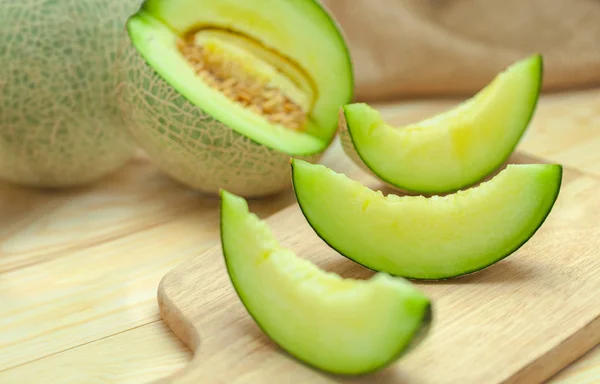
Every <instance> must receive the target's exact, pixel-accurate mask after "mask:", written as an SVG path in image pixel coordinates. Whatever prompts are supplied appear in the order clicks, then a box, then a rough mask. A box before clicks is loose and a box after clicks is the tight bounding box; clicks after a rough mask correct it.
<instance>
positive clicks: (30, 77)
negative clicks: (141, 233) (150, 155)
mask: <svg viewBox="0 0 600 384" xmlns="http://www.w3.org/2000/svg"><path fill="white" fill-rule="evenodd" d="M140 3H141V1H140V0H12V1H11V0H6V1H1V2H0V178H2V179H5V180H7V181H10V182H13V183H18V184H22V185H30V186H39V187H64V186H76V185H82V184H86V183H89V182H92V181H95V180H97V179H99V178H100V177H102V176H105V175H107V174H109V173H111V172H112V171H115V170H116V169H117V168H119V167H121V166H122V165H123V164H124V163H125V162H126V161H127V160H128V159H129V157H130V156H131V155H132V153H133V149H134V144H133V140H132V139H131V138H130V136H129V134H128V132H127V131H126V130H125V129H124V127H123V120H122V119H121V117H120V111H119V108H118V105H117V99H116V97H115V94H116V87H117V85H118V77H117V76H116V71H115V68H114V66H115V64H116V58H117V57H118V54H117V50H118V48H119V36H120V35H121V33H122V31H123V30H124V27H125V21H126V20H127V17H128V16H129V15H131V14H132V13H133V12H135V11H136V9H138V8H139V6H140Z"/></svg>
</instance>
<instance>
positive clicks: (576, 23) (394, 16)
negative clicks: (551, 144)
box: [323, 0, 600, 101]
mask: <svg viewBox="0 0 600 384" xmlns="http://www.w3.org/2000/svg"><path fill="white" fill-rule="evenodd" d="M323 3H324V4H325V6H326V7H327V8H328V9H329V10H330V11H331V12H332V14H333V15H334V16H335V18H336V19H337V21H338V22H339V23H340V25H341V27H342V29H343V31H344V33H345V35H346V37H347V39H348V43H349V47H350V51H351V53H352V57H353V61H354V65H355V72H356V96H357V98H358V99H360V100H369V101H373V100H383V99H391V100H397V99H399V98H407V99H408V98H414V97H415V96H434V97H439V96H441V95H457V94H462V95H465V94H469V93H472V92H474V91H475V90H478V89H480V88H482V87H483V86H484V85H485V84H487V82H489V81H490V80H491V79H492V78H493V77H494V76H495V74H496V73H497V72H499V71H501V70H502V69H504V68H505V67H506V66H508V65H509V64H510V63H512V62H514V61H516V60H519V59H521V58H523V57H525V56H528V55H530V54H532V53H535V52H539V53H542V54H543V55H544V59H545V68H544V69H545V77H544V78H545V80H544V85H543V86H544V90H546V91H548V90H560V89H571V90H573V89H575V88H586V87H590V86H598V84H600V50H599V49H598V38H599V37H600V24H599V23H598V20H600V3H598V1H595V0H529V1H519V0H396V1H390V0H352V1H347V0H323ZM440 63H443V65H440Z"/></svg>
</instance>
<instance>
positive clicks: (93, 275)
mask: <svg viewBox="0 0 600 384" xmlns="http://www.w3.org/2000/svg"><path fill="white" fill-rule="evenodd" d="M290 198H291V197H290V196H288V195H282V196H280V197H279V198H276V199H274V200H271V201H269V204H267V203H266V201H256V202H254V204H253V206H254V207H256V209H257V210H258V211H259V212H261V213H262V214H263V215H266V214H268V213H271V212H275V211H277V210H278V209H280V208H282V207H283V206H285V205H288V204H289V201H288V199H290ZM217 204H218V201H217V200H216V199H214V198H202V197H200V196H196V198H195V201H194V203H193V204H190V203H188V207H187V211H188V212H186V213H185V214H184V213H180V215H178V216H177V217H176V218H174V219H172V220H171V221H168V222H166V223H163V224H162V225H157V226H154V227H151V228H148V229H145V230H141V231H137V232H135V231H132V232H133V233H126V235H124V236H123V237H120V238H117V239H115V240H112V241H108V242H101V243H99V244H97V245H92V246H89V247H86V246H82V247H81V248H79V249H76V250H73V251H65V252H63V253H61V255H60V257H59V258H56V259H53V260H49V261H46V262H44V263H41V264H34V265H32V266H30V267H27V268H20V269H17V270H14V271H12V272H5V273H3V274H2V276H1V280H0V303H2V306H1V307H0V351H2V353H0V370H2V369H7V368H10V367H12V366H15V365H20V364H23V363H25V362H27V361H32V360H36V359H39V358H41V357H43V356H47V355H49V354H53V353H56V352H59V351H62V350H64V349H67V348H72V347H74V346H77V345H80V344H83V343H88V342H90V341H93V340H97V339H100V338H102V337H105V336H107V335H111V334H114V333H117V332H122V331H124V330H126V329H129V328H133V327H137V326H139V325H142V324H145V323H148V322H149V321H154V320H157V319H159V316H158V311H157V308H156V287H157V286H158V283H159V281H160V279H161V278H162V276H163V275H164V274H165V273H166V272H168V271H169V270H170V269H172V268H173V267H174V266H176V265H177V264H179V263H181V262H182V261H184V260H185V259H188V258H190V257H192V256H194V255H197V254H199V253H200V252H202V251H204V250H205V249H207V248H209V247H211V246H213V245H214V244H215V243H216V242H217V241H218V206H217ZM83 216H84V219H85V220H87V219H88V218H87V216H86V215H83ZM84 219H82V220H84ZM38 246H39V247H40V248H42V249H43V247H44V246H45V244H44V243H43V242H42V244H39V245H38ZM33 249H34V254H35V251H37V248H33ZM40 252H42V250H40Z"/></svg>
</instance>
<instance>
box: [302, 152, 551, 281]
mask: <svg viewBox="0 0 600 384" xmlns="http://www.w3.org/2000/svg"><path fill="white" fill-rule="evenodd" d="M298 160H301V159H298ZM294 162H296V159H292V161H291V162H290V163H291V167H292V185H293V190H294V193H295V195H296V200H297V202H298V206H299V207H300V211H301V212H302V215H303V216H304V218H305V219H306V221H307V223H308V224H309V226H310V227H311V228H312V229H313V231H314V232H315V234H316V235H317V236H318V237H319V238H320V239H321V240H323V242H325V243H326V244H327V245H328V246H329V247H330V248H331V249H333V250H335V251H336V252H338V253H339V254H340V255H342V256H343V257H345V258H347V259H348V260H351V261H353V262H355V263H357V264H359V265H361V266H363V267H365V268H367V269H370V270H372V271H374V272H385V273H389V274H390V275H392V276H400V277H404V278H407V279H412V280H418V281H443V280H449V279H454V278H457V277H461V276H466V275H470V274H474V273H477V272H480V271H482V270H484V269H486V268H488V267H490V266H492V265H494V264H497V263H498V262H499V261H502V260H503V259H505V258H507V257H508V256H510V255H512V254H513V253H515V252H516V251H517V250H519V249H520V248H521V247H522V246H523V245H525V244H526V243H527V242H528V241H529V239H531V237H532V236H533V235H534V234H535V233H536V232H537V231H538V230H539V229H540V228H541V227H542V225H543V224H544V223H545V222H546V220H547V218H548V216H549V215H550V212H551V211H552V209H553V207H554V205H555V203H556V200H557V199H558V196H559V193H560V189H561V185H562V176H563V167H562V165H559V164H553V166H554V169H555V172H554V173H555V177H556V179H557V183H556V188H555V191H554V193H553V195H552V196H550V197H549V198H548V199H549V200H551V201H552V204H549V206H548V207H547V210H546V211H545V212H544V213H543V214H542V215H541V217H540V219H539V221H538V223H537V224H536V225H535V226H531V228H530V230H529V232H527V233H526V234H525V235H524V236H523V237H522V240H521V241H519V242H517V243H515V244H514V246H513V247H512V248H511V249H509V250H507V251H506V252H505V253H504V254H502V255H499V256H498V257H497V258H495V259H493V260H490V262H489V263H487V264H483V265H480V266H477V267H474V268H472V269H468V270H464V271H462V272H460V273H456V274H452V275H438V276H434V275H430V276H416V275H411V274H406V273H397V272H394V271H390V270H387V269H386V270H384V269H382V268H377V267H374V266H373V265H371V264H370V263H368V262H365V261H364V260H358V259H359V258H357V257H355V256H351V255H350V254H349V253H348V252H345V251H344V250H343V249H341V247H340V245H339V240H338V241H334V240H332V239H330V238H327V237H326V236H325V235H323V233H322V230H321V229H320V227H319V225H317V223H315V221H314V220H313V219H312V217H311V215H310V214H309V213H308V209H307V206H306V203H305V202H304V199H303V198H302V193H301V192H299V191H300V190H301V188H300V187H299V185H300V183H299V182H298V180H297V173H295V171H294Z"/></svg>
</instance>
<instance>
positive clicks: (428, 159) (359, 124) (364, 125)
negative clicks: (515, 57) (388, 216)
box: [341, 55, 542, 194]
mask: <svg viewBox="0 0 600 384" xmlns="http://www.w3.org/2000/svg"><path fill="white" fill-rule="evenodd" d="M541 82H542V57H541V56H540V55H533V56H531V57H528V58H526V59H523V60H520V61H518V62H516V63H514V64H512V65H511V66H509V67H508V68H507V69H506V70H505V71H503V72H501V73H499V74H498V75H497V76H496V77H495V78H494V79H493V80H492V81H491V82H490V83H489V84H488V85H487V86H486V87H484V88H483V89H482V90H481V91H480V92H479V93H477V94H476V95H475V96H473V97H472V98H471V99H469V100H467V101H465V102H463V103H461V104H460V105H458V106H457V107H456V108H453V109H451V110H448V111H446V112H444V113H441V114H439V115H436V116H433V117H431V118H428V119H425V120H423V121H420V122H415V123H413V124H409V125H406V126H402V127H395V126H391V125H390V124H388V123H386V122H385V121H384V120H383V119H382V117H381V114H380V112H379V111H378V110H376V109H374V108H373V107H371V106H369V105H367V104H365V103H355V104H350V105H346V106H344V108H343V119H341V120H342V122H341V125H342V127H341V129H342V136H343V137H342V143H343V147H344V150H345V151H346V152H347V153H349V154H350V156H351V157H352V158H353V160H355V161H356V162H357V163H359V164H360V165H361V166H362V167H363V168H366V169H368V170H369V171H371V172H372V173H373V174H374V175H375V176H377V177H378V178H379V179H381V180H383V181H385V182H386V183H388V184H389V185H391V186H394V187H397V188H399V189H402V190H404V191H409V192H413V193H419V194H441V193H448V192H453V191H456V190H459V189H461V188H465V187H468V186H470V185H473V184H475V183H476V182H478V181H479V180H481V179H483V178H485V176H487V175H489V174H491V173H492V172H493V171H494V170H495V169H496V168H498V167H499V166H500V165H501V164H502V163H503V162H504V161H506V159H507V158H508V157H509V156H510V154H511V153H512V152H513V151H514V149H515V147H516V145H517V144H518V142H519V141H520V139H521V138H522V137H523V135H524V133H525V130H526V128H527V126H528V124H529V122H530V120H531V117H532V116H533V113H534V111H535V108H536V106H537V101H538V96H539V92H540V87H541Z"/></svg>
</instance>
